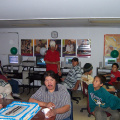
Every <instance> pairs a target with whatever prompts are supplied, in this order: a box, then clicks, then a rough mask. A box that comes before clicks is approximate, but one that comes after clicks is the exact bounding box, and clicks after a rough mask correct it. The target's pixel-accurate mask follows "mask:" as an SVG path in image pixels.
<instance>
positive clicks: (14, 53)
mask: <svg viewBox="0 0 120 120" xmlns="http://www.w3.org/2000/svg"><path fill="white" fill-rule="evenodd" d="M10 52H11V54H13V55H16V54H17V48H16V47H12V48H11V49H10Z"/></svg>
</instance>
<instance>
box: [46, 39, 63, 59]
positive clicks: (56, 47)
mask: <svg viewBox="0 0 120 120" xmlns="http://www.w3.org/2000/svg"><path fill="white" fill-rule="evenodd" d="M51 40H53V41H55V43H56V46H55V50H57V51H59V53H60V57H61V39H48V49H49V48H50V45H49V44H50V41H51Z"/></svg>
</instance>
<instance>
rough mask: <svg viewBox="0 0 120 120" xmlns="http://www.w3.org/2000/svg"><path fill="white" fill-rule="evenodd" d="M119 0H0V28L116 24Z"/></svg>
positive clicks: (119, 15)
mask: <svg viewBox="0 0 120 120" xmlns="http://www.w3.org/2000/svg"><path fill="white" fill-rule="evenodd" d="M119 5H120V0H115V1H114V0H50V1H49V0H1V1H0V28H32V27H35V28H36V27H45V28H46V27H47V28H48V27H83V26H84V27H88V26H89V27H91V26H102V27H103V26H107V27H120V13H119V12H120V7H119Z"/></svg>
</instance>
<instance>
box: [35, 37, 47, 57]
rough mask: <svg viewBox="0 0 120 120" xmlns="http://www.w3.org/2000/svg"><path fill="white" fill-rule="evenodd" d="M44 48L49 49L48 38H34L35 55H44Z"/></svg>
mask: <svg viewBox="0 0 120 120" xmlns="http://www.w3.org/2000/svg"><path fill="white" fill-rule="evenodd" d="M41 49H42V50H41ZM44 50H47V39H34V55H35V56H36V55H42V54H43V51H44ZM40 51H42V52H40ZM41 53H42V54H41Z"/></svg>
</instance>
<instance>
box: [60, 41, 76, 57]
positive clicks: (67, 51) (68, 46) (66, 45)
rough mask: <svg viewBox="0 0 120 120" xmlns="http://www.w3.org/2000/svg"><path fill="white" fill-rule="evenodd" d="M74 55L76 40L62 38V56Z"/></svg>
mask: <svg viewBox="0 0 120 120" xmlns="http://www.w3.org/2000/svg"><path fill="white" fill-rule="evenodd" d="M75 55H76V40H75V39H63V40H62V56H63V57H64V56H75Z"/></svg>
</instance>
